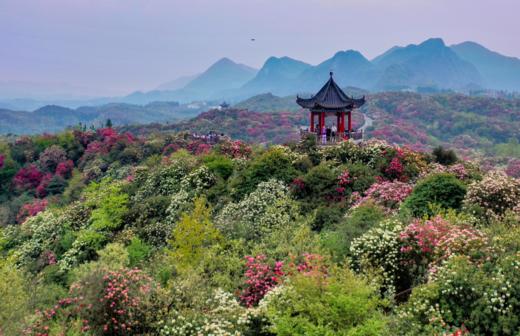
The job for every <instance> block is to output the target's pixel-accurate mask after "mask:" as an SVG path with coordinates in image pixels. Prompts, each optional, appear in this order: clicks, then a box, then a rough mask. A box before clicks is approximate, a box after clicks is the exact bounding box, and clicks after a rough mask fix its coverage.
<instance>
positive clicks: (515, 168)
mask: <svg viewBox="0 0 520 336" xmlns="http://www.w3.org/2000/svg"><path fill="white" fill-rule="evenodd" d="M1 167H2V165H1V164H0V168H1ZM506 174H507V175H509V176H511V177H514V178H520V159H511V160H509V163H508V164H507V168H506Z"/></svg>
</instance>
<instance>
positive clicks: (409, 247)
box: [400, 216, 491, 282]
mask: <svg viewBox="0 0 520 336" xmlns="http://www.w3.org/2000/svg"><path fill="white" fill-rule="evenodd" d="M400 239H401V241H402V243H403V246H402V247H401V252H402V254H403V258H404V260H403V264H404V265H406V266H408V267H411V268H412V272H413V273H414V275H415V276H416V277H417V280H418V281H419V282H420V281H421V280H422V277H423V276H424V275H426V272H427V271H429V272H430V273H431V274H434V273H435V272H436V270H437V268H438V267H439V266H440V265H441V264H442V262H444V261H445V260H447V259H449V258H450V257H452V256H454V255H467V256H468V257H470V258H471V259H472V260H475V261H478V260H479V259H482V257H483V256H484V255H487V256H489V255H490V254H491V250H490V249H489V242H488V240H487V238H486V236H485V235H484V234H483V233H482V232H480V231H479V230H477V229H475V228H473V227H471V226H468V225H456V224H452V223H450V222H449V221H447V220H446V219H444V218H442V217H441V216H435V217H433V218H432V219H429V220H424V221H423V220H419V219H416V220H414V221H413V222H412V223H411V224H410V225H408V226H407V227H406V228H405V229H404V230H403V232H402V233H401V234H400Z"/></svg>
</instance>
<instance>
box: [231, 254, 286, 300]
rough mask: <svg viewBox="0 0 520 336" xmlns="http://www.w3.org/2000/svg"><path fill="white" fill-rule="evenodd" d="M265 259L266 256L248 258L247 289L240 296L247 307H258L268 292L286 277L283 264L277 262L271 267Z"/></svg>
mask: <svg viewBox="0 0 520 336" xmlns="http://www.w3.org/2000/svg"><path fill="white" fill-rule="evenodd" d="M265 259H266V257H265V256H264V255H258V256H256V257H251V256H247V257H246V261H247V264H246V268H247V269H246V272H245V277H246V288H245V289H244V290H243V291H242V293H241V294H240V302H241V303H242V304H243V305H245V306H246V307H252V306H255V305H257V304H258V302H260V300H262V298H263V297H264V296H265V294H267V292H269V291H270V290H271V289H273V288H274V287H275V286H276V285H278V284H279V283H280V282H281V280H282V277H283V275H284V272H283V270H282V267H283V262H281V261H277V262H276V263H275V264H274V266H271V265H269V264H267V263H266V262H265Z"/></svg>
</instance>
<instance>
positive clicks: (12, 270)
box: [0, 260, 30, 335]
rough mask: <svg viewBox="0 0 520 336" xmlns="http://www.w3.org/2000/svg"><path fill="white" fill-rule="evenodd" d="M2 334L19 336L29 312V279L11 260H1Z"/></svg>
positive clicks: (0, 330)
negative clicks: (27, 286) (27, 285)
mask: <svg viewBox="0 0 520 336" xmlns="http://www.w3.org/2000/svg"><path fill="white" fill-rule="evenodd" d="M0 279H1V281H0V297H1V298H2V299H1V300H0V334H2V335H19V334H20V333H21V327H22V326H23V324H24V320H25V318H26V316H27V313H28V310H29V295H30V294H29V291H28V288H26V282H27V279H26V278H25V277H24V275H23V273H22V272H21V271H20V270H18V269H17V268H16V267H15V265H14V264H13V263H12V261H11V260H0Z"/></svg>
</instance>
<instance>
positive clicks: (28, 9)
mask: <svg viewBox="0 0 520 336" xmlns="http://www.w3.org/2000/svg"><path fill="white" fill-rule="evenodd" d="M518 13H520V1H519V0H186V1H178V0H0V43H1V46H0V82H4V84H5V82H9V81H19V82H33V83H40V84H44V85H47V86H48V87H49V88H51V87H52V88H56V90H57V91H60V90H61V92H60V93H62V94H64V93H69V94H78V93H80V92H81V93H83V94H85V95H115V94H124V93H128V92H130V91H134V90H137V89H141V90H148V89H153V88H155V87H157V86H158V85H159V84H160V83H162V82H165V81H169V80H172V79H174V78H176V77H179V76H182V75H189V74H193V73H197V72H199V71H201V70H204V69H205V68H206V67H208V66H209V65H210V64H212V63H213V62H215V61H216V60H218V59H219V58H221V57H224V56H227V57H230V58H231V59H233V60H235V61H237V62H241V63H245V64H249V65H252V66H255V67H260V66H261V65H262V63H263V62H264V61H265V59H266V58H267V57H268V56H271V55H275V56H285V55H286V56H290V57H293V58H297V59H301V60H303V61H306V62H309V63H311V64H316V63H319V62H321V61H323V60H324V59H326V58H328V57H330V56H332V55H333V54H334V53H335V52H336V51H338V50H345V49H356V50H359V51H361V52H362V53H363V54H364V55H365V56H366V57H368V58H373V57H375V56H377V55H378V54H379V53H382V52H383V51H385V50H386V49H388V48H390V47H392V46H394V45H406V44H410V43H418V42H421V41H423V40H425V39H427V38H429V37H442V38H443V39H444V40H445V42H446V43H447V44H453V43H459V42H463V41H466V40H473V41H476V42H479V43H481V44H483V45H484V46H486V47H488V48H490V49H492V50H495V51H498V52H500V53H503V54H506V55H510V56H517V57H518V56H520V43H519V41H520V39H519V37H518V35H519V33H520V20H518ZM252 37H254V38H256V41H255V42H251V41H250V38H252ZM0 85H1V83H0Z"/></svg>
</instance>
